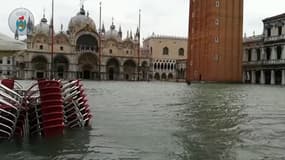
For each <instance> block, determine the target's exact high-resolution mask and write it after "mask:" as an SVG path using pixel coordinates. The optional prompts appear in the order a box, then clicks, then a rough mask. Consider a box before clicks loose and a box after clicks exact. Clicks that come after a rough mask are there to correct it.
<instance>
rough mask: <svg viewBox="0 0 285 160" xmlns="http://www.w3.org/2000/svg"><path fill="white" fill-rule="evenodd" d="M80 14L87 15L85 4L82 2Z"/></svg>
mask: <svg viewBox="0 0 285 160" xmlns="http://www.w3.org/2000/svg"><path fill="white" fill-rule="evenodd" d="M78 14H79V15H84V16H85V9H84V5H83V4H82V6H81V8H80V11H79V13H78Z"/></svg>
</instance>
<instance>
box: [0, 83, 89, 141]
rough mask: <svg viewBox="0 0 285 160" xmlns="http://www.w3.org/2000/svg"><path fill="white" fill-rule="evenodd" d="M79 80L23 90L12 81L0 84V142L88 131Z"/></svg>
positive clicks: (86, 102) (86, 113)
mask: <svg viewBox="0 0 285 160" xmlns="http://www.w3.org/2000/svg"><path fill="white" fill-rule="evenodd" d="M84 92H85V91H84V87H83V85H82V84H81V82H80V81H79V80H73V81H68V82H61V81H56V80H39V81H36V82H35V83H33V85H32V86H31V87H30V88H29V89H27V90H24V89H23V87H22V86H21V85H20V84H18V83H17V82H16V81H14V80H8V79H7V80H2V81H1V83H0V140H9V139H11V138H13V137H17V138H24V137H26V136H30V137H34V136H40V137H51V136H57V135H62V134H63V132H64V128H65V127H67V128H83V127H89V126H90V122H91V118H92V115H91V111H90V107H89V105H88V100H87V96H86V94H85V93H84Z"/></svg>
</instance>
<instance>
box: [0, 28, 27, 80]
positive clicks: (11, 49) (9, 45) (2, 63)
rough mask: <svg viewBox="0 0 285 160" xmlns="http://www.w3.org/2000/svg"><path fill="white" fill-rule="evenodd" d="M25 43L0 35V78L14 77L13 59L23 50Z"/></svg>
mask: <svg viewBox="0 0 285 160" xmlns="http://www.w3.org/2000/svg"><path fill="white" fill-rule="evenodd" d="M25 48H26V45H25V43H23V42H21V41H18V40H14V39H12V38H10V37H8V36H6V35H4V34H1V33H0V77H1V78H14V77H15V74H16V73H15V59H14V55H15V54H16V53H19V52H22V51H23V50H25Z"/></svg>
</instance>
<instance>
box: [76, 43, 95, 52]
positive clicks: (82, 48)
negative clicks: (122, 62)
mask: <svg viewBox="0 0 285 160" xmlns="http://www.w3.org/2000/svg"><path fill="white" fill-rule="evenodd" d="M97 50H98V49H97V47H96V46H88V45H80V46H76V52H78V53H95V54H96V53H97Z"/></svg>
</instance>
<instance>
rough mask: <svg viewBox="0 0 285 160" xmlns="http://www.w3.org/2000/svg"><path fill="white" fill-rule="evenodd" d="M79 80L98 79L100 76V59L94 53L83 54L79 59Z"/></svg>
mask: <svg viewBox="0 0 285 160" xmlns="http://www.w3.org/2000/svg"><path fill="white" fill-rule="evenodd" d="M78 67H79V75H78V77H79V78H83V79H89V80H92V79H96V77H97V75H98V71H99V70H98V68H99V67H98V58H97V56H96V55H95V54H92V53H83V54H81V55H80V56H79V58H78Z"/></svg>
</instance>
